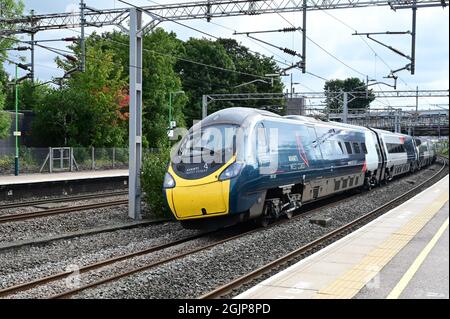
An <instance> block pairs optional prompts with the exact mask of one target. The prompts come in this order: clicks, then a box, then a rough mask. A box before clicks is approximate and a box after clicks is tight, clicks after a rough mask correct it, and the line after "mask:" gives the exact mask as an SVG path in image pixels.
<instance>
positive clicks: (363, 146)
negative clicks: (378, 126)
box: [361, 143, 367, 154]
mask: <svg viewBox="0 0 450 319" xmlns="http://www.w3.org/2000/svg"><path fill="white" fill-rule="evenodd" d="M361 148H362V150H363V152H364V154H367V147H366V143H361Z"/></svg>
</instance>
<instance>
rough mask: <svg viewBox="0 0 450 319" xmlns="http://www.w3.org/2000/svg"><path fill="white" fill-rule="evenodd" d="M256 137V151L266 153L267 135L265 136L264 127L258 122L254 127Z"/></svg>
mask: <svg viewBox="0 0 450 319" xmlns="http://www.w3.org/2000/svg"><path fill="white" fill-rule="evenodd" d="M256 138H257V145H258V153H260V154H261V153H263V154H264V153H267V151H268V144H267V137H266V129H265V128H264V126H263V125H262V124H259V125H258V126H257V127H256Z"/></svg>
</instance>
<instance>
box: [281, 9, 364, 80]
mask: <svg viewBox="0 0 450 319" xmlns="http://www.w3.org/2000/svg"><path fill="white" fill-rule="evenodd" d="M277 14H278V15H279V16H280V17H281V18H282V19H283V20H284V21H286V22H287V23H289V24H290V25H291V26H292V27H295V25H293V24H292V23H291V22H290V21H289V20H288V19H286V18H285V17H284V16H283V15H282V14H281V13H279V12H277ZM299 32H300V33H302V32H301V31H299ZM305 37H306V38H307V39H308V40H309V41H311V42H312V43H313V44H315V45H316V46H317V47H318V48H319V49H321V50H322V51H324V52H325V53H326V54H328V55H329V56H331V57H332V58H333V59H335V60H336V61H338V62H339V63H341V64H342V65H344V66H346V67H347V68H349V69H350V70H353V71H354V72H356V73H358V74H360V75H362V76H364V77H366V76H367V74H364V73H362V72H360V71H358V70H356V69H355V68H353V67H351V66H350V65H348V64H347V63H345V62H344V61H342V60H341V59H339V58H338V57H336V56H335V55H334V54H333V53H331V52H329V51H328V50H326V49H325V48H323V47H322V46H321V45H320V44H318V43H317V42H316V41H314V40H313V39H311V38H310V37H309V36H307V35H305Z"/></svg>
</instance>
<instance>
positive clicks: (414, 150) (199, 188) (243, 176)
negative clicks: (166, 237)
mask: <svg viewBox="0 0 450 319" xmlns="http://www.w3.org/2000/svg"><path fill="white" fill-rule="evenodd" d="M435 158H436V155H435V148H434V145H433V143H431V142H430V141H428V140H424V139H418V138H413V137H411V136H409V135H404V134H398V133H392V132H388V131H383V130H378V129H372V128H366V127H361V126H355V125H348V124H343V123H336V122H324V121H320V120H315V119H313V118H308V117H303V116H279V115H277V114H274V113H271V112H268V111H262V110H256V109H251V108H228V109H224V110H221V111H218V112H216V113H213V114H211V115H209V116H208V117H206V118H205V119H204V120H202V121H201V122H199V123H197V124H196V125H195V126H194V127H192V128H191V129H190V130H189V133H188V134H187V135H186V136H185V137H184V138H183V139H182V140H181V142H180V144H179V145H178V147H177V148H176V152H175V153H174V154H172V156H171V162H170V163H169V166H168V170H167V173H166V176H165V179H164V185H163V191H164V194H165V196H166V199H167V203H168V205H169V207H170V209H171V211H172V212H173V214H174V216H175V217H176V219H177V220H179V221H181V223H182V224H183V226H184V227H187V228H220V227H224V226H228V225H231V224H236V223H238V222H242V221H246V220H249V219H257V220H259V221H260V222H261V223H262V224H267V223H269V222H270V221H271V220H274V219H277V218H280V217H282V216H286V217H288V218H290V217H291V216H292V213H293V212H294V211H295V210H297V209H298V208H300V207H301V206H302V205H303V204H305V203H308V202H311V201H316V200H319V199H322V198H324V197H326V196H330V195H333V194H336V193H341V192H345V191H348V190H350V189H355V188H366V189H370V188H372V187H375V186H377V185H380V184H382V183H387V182H389V181H391V180H392V179H393V178H395V177H396V176H398V175H401V174H405V173H413V172H415V171H417V170H419V169H421V168H422V167H424V166H426V165H429V164H431V163H432V162H433V161H434V160H435Z"/></svg>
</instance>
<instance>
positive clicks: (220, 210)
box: [172, 180, 230, 219]
mask: <svg viewBox="0 0 450 319" xmlns="http://www.w3.org/2000/svg"><path fill="white" fill-rule="evenodd" d="M229 189H230V181H229V180H227V181H217V182H213V183H209V184H204V185H196V186H185V187H175V188H174V189H172V204H173V210H174V213H175V215H176V217H177V218H178V219H186V218H198V217H202V216H205V215H209V216H211V215H223V214H227V213H228V200H229Z"/></svg>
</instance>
